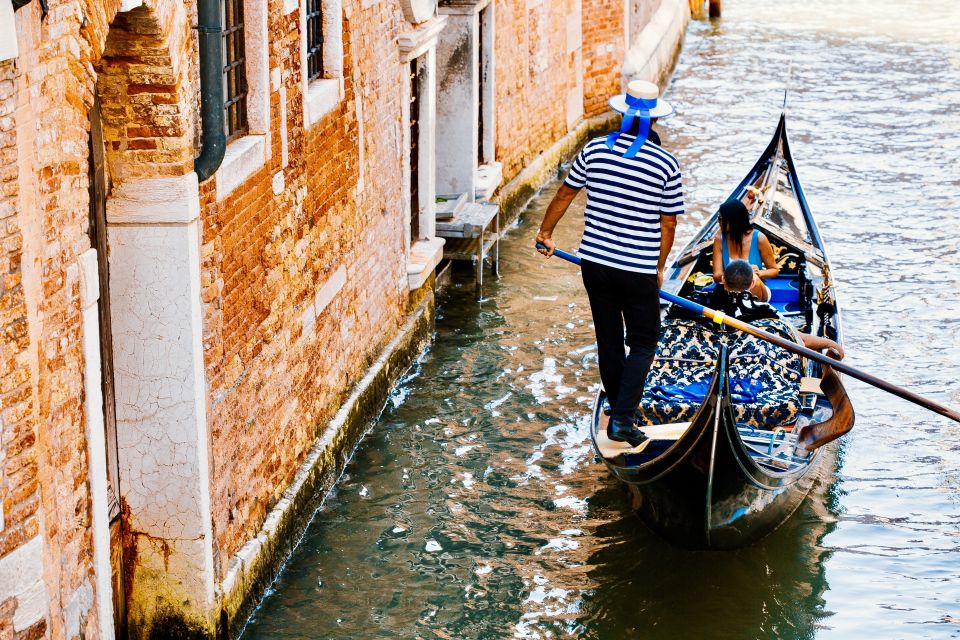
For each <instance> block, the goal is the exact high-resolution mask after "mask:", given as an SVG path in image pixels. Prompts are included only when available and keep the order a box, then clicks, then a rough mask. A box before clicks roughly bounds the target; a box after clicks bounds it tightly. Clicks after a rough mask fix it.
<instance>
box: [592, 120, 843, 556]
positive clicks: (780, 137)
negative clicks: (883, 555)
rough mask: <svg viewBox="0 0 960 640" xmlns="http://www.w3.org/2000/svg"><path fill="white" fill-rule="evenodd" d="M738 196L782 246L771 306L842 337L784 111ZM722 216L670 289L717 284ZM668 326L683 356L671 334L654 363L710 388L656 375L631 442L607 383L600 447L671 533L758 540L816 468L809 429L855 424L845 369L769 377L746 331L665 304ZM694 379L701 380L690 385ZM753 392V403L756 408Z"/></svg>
mask: <svg viewBox="0 0 960 640" xmlns="http://www.w3.org/2000/svg"><path fill="white" fill-rule="evenodd" d="M751 193H752V194H754V196H755V197H754V198H751V197H750V194H751ZM730 197H732V198H740V199H741V200H743V201H744V202H745V204H748V208H751V209H752V220H753V225H754V227H755V228H759V229H761V230H762V231H763V232H764V233H765V234H766V235H767V237H768V238H769V240H770V242H771V244H772V245H773V247H774V250H775V253H776V254H777V257H778V262H779V264H780V265H781V275H780V276H778V277H777V278H775V279H773V280H772V281H768V284H769V285H771V289H772V292H773V300H772V304H773V305H774V306H775V307H777V309H778V311H780V313H781V316H782V317H783V319H784V320H785V321H786V322H789V323H790V324H791V325H792V326H793V328H794V329H796V330H798V331H805V332H810V333H816V334H818V335H823V336H827V337H830V338H832V339H834V340H837V341H838V342H841V341H842V333H841V325H840V315H839V309H838V307H837V305H836V301H835V295H834V290H833V284H832V281H831V275H830V269H829V261H828V259H827V254H826V250H825V248H824V246H823V243H822V240H821V238H820V233H819V230H818V229H817V225H816V222H815V221H814V219H813V216H812V214H811V213H810V210H809V207H808V206H807V203H806V199H805V197H804V195H803V189H802V187H801V186H800V183H799V180H798V179H797V176H796V169H795V167H794V164H793V160H792V157H791V155H790V148H789V143H788V141H787V136H786V123H785V117H784V116H781V118H780V122H779V124H778V126H777V130H776V133H775V134H774V137H773V139H772V140H771V142H770V144H769V145H768V146H767V148H766V150H765V151H764V153H763V154H762V155H761V156H760V159H759V160H758V161H757V162H756V163H755V165H754V167H753V168H752V169H751V171H750V173H748V174H747V176H746V177H745V178H744V180H743V181H742V182H741V183H740V184H739V185H738V186H737V188H736V189H734V191H733V193H732V194H731V196H730ZM718 224H719V221H718V216H717V214H716V213H715V214H714V215H713V216H712V217H711V218H710V220H708V221H707V223H706V224H705V225H704V226H703V227H702V228H701V229H700V231H699V232H698V233H697V234H696V235H695V236H694V238H693V240H692V241H691V242H690V243H689V244H688V245H687V247H686V248H685V249H684V250H683V251H682V252H681V253H680V256H679V257H678V258H677V260H676V261H675V262H674V263H673V264H672V266H671V267H669V268H668V270H667V277H666V281H665V282H664V290H665V291H668V292H670V293H674V294H677V295H680V296H682V297H685V298H690V299H693V300H695V301H696V300H697V299H698V298H700V299H702V298H703V297H704V296H705V294H706V293H707V292H708V291H709V288H710V282H711V281H712V277H707V275H706V274H711V273H712V268H711V261H712V247H713V237H714V235H715V234H716V232H717V229H718ZM696 322H700V321H696ZM664 323H665V326H666V327H667V329H670V328H671V327H674V328H675V329H676V331H674V334H675V335H674V338H673V339H674V340H675V341H676V343H677V345H679V347H681V348H682V349H685V351H684V353H683V354H681V355H678V351H677V350H675V352H674V353H673V354H672V355H673V356H674V357H672V358H671V357H667V356H665V355H664V353H665V352H668V351H669V348H667V347H665V346H664V344H663V340H662V341H661V347H658V361H657V362H655V372H656V371H657V370H656V367H657V366H660V367H661V369H660V370H659V371H660V373H662V374H663V376H665V377H666V379H668V380H669V375H668V374H671V375H677V374H678V373H679V374H684V372H688V373H689V375H680V377H681V378H683V379H681V380H679V381H678V385H681V386H682V384H688V385H692V386H690V387H688V388H693V387H694V386H696V385H697V384H699V385H700V386H699V387H697V388H698V389H700V388H705V387H708V388H707V390H706V393H705V395H703V399H702V401H700V402H697V401H695V400H690V399H689V398H688V397H687V396H684V397H685V398H687V399H686V400H685V402H681V401H679V400H677V401H676V402H672V401H671V400H670V396H669V395H668V396H664V387H666V388H667V389H666V390H667V391H669V390H670V385H661V386H658V387H657V388H656V389H654V390H651V388H650V385H649V379H648V388H647V392H646V394H645V396H644V402H643V403H642V404H641V411H642V412H645V413H644V414H643V415H644V416H645V417H644V421H646V422H648V423H652V424H647V426H645V427H643V428H644V429H645V430H646V432H647V434H648V435H649V436H650V438H651V439H650V440H649V441H647V442H645V443H643V444H642V445H641V446H639V447H630V446H629V445H628V444H625V443H618V442H612V441H610V440H609V439H608V438H607V437H606V424H607V420H608V418H607V416H606V415H605V412H604V411H603V407H604V404H605V395H604V392H603V391H602V390H601V391H600V392H599V393H598V395H597V398H596V402H595V406H594V420H593V430H592V436H593V443H594V448H595V450H596V451H597V453H598V454H599V455H600V456H601V458H602V459H603V460H604V462H605V463H606V465H607V466H608V468H609V469H610V470H611V471H612V472H613V473H614V474H615V475H616V476H617V477H619V478H620V479H621V480H623V481H624V482H626V483H627V484H628V485H629V486H630V487H631V489H632V490H633V492H634V495H635V504H636V506H637V510H638V512H639V514H640V516H641V517H642V518H643V520H644V521H645V522H646V523H647V524H648V526H650V527H651V528H652V529H653V530H654V531H656V532H657V533H659V534H660V535H661V536H663V537H664V538H666V539H667V540H670V541H672V542H674V543H676V544H678V545H681V546H687V547H695V548H731V547H738V546H742V545H745V544H749V543H751V542H754V541H756V540H758V539H759V538H761V537H763V536H765V535H766V534H768V533H769V532H770V531H772V530H773V529H775V528H776V527H778V526H779V525H780V524H781V523H783V522H784V521H785V520H786V519H787V518H788V517H789V516H790V514H791V513H793V511H794V510H795V509H796V508H797V506H799V504H800V503H801V502H802V501H803V499H804V497H805V496H806V495H807V493H808V492H809V490H810V488H811V487H812V485H813V483H814V481H815V479H816V477H817V473H818V469H819V465H820V460H821V455H820V450H819V449H813V450H809V451H808V450H807V449H806V447H804V446H803V445H800V444H798V440H799V439H800V438H801V436H802V435H803V433H804V430H805V429H812V428H814V427H822V426H823V425H825V424H829V425H830V428H831V429H833V430H835V432H836V433H844V432H846V431H847V430H849V429H850V427H851V426H852V424H853V419H854V416H853V411H852V408H851V407H850V403H849V400H848V399H847V397H846V394H845V391H844V390H843V385H842V384H841V383H840V381H839V378H838V376H837V375H836V374H834V373H833V372H832V371H831V370H829V369H826V368H821V367H820V366H819V365H817V364H816V363H812V362H802V364H798V365H797V366H802V368H803V371H802V372H798V371H792V372H791V373H789V374H788V373H782V372H780V369H777V367H776V363H774V365H770V366H769V368H770V369H771V371H773V372H774V373H775V374H776V375H774V377H772V378H771V375H772V374H769V373H763V372H760V371H759V369H758V368H760V364H759V363H760V362H761V361H762V360H757V364H756V365H752V364H751V362H752V361H751V360H750V359H749V358H746V359H745V358H743V357H742V353H741V351H742V349H741V347H742V345H743V342H742V341H743V340H744V338H741V337H740V336H739V335H733V334H729V333H726V334H725V335H717V334H718V333H720V334H723V333H724V331H723V330H721V329H719V328H709V329H708V328H706V325H705V324H704V325H697V324H695V323H693V322H691V318H690V315H689V314H688V313H685V312H684V311H683V310H681V309H679V308H674V307H670V308H668V309H667V310H666V314H665V320H664ZM698 327H700V328H698ZM785 330H787V331H792V330H791V329H789V327H785ZM698 332H699V333H698ZM666 333H668V334H669V333H670V331H666ZM695 334H696V335H695ZM698 336H701V337H702V342H703V343H704V345H703V346H702V347H697V348H693V349H692V355H691V350H690V349H689V348H687V347H688V346H689V344H695V343H697V337H698ZM749 339H750V340H755V339H753V338H749ZM668 346H669V345H668ZM738 349H740V351H738ZM783 353H784V354H786V352H783ZM734 359H736V364H734V362H733V361H734ZM764 362H765V361H764ZM751 367H754V369H753V370H751ZM731 371H733V373H734V376H735V375H741V374H743V372H744V371H747V372H749V373H750V374H751V377H753V378H758V379H760V380H762V381H763V383H764V388H763V389H762V391H763V393H759V394H758V395H756V396H749V397H748V396H744V394H743V392H742V390H741V388H740V386H739V385H740V383H741V382H742V380H741V379H740V378H736V377H734V376H732V375H731ZM784 371H786V370H784ZM761 373H763V375H760V374H761ZM694 374H695V375H694ZM788 375H789V379H787V378H786V377H785V376H788ZM652 376H653V377H656V376H655V375H654V374H652ZM663 376H662V377H663ZM764 376H766V377H764ZM691 379H694V380H700V381H701V382H697V383H696V384H693V383H691V382H690V380H691ZM778 380H779V382H778ZM707 381H708V383H707ZM732 382H733V383H734V385H733V386H734V387H735V388H736V390H735V391H733V392H732V391H731V383H732ZM771 385H775V386H776V387H777V389H778V390H780V391H778V393H777V394H773V393H766V392H767V391H771V390H772V389H773V387H771ZM781 387H782V389H780V388H781ZM794 390H795V393H794ZM657 394H659V396H658V395H657ZM688 396H689V394H688ZM689 397H693V398H696V397H698V396H696V395H695V394H694V395H692V396H689ZM751 399H752V400H754V402H753V405H751V406H750V407H748V406H747V405H748V404H749V401H750V400H751ZM677 402H679V403H680V404H677ZM744 403H747V404H744ZM778 403H779V405H782V406H778ZM651 412H652V413H651ZM664 417H669V418H670V419H663V418H664Z"/></svg>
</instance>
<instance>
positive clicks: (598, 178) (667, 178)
mask: <svg viewBox="0 0 960 640" xmlns="http://www.w3.org/2000/svg"><path fill="white" fill-rule="evenodd" d="M633 140H634V136H631V135H626V134H624V135H621V136H620V137H619V138H618V139H617V143H616V145H614V148H613V149H612V150H611V149H608V148H607V139H606V136H603V137H601V138H594V139H593V140H591V141H590V142H588V143H587V146H585V147H584V148H583V150H581V151H580V154H579V155H578V156H577V159H576V160H574V162H573V167H572V168H571V169H570V173H569V174H568V175H567V179H566V180H565V181H564V184H566V185H567V186H568V187H572V188H574V189H580V188H581V187H583V186H586V187H587V209H586V212H585V213H584V216H583V221H584V230H583V238H582V239H581V241H580V250H579V251H577V255H578V256H580V258H581V259H583V260H589V261H591V262H598V263H600V264H605V265H607V266H610V267H615V268H617V269H624V270H626V271H635V272H637V273H650V274H654V275H655V274H656V273H657V262H658V260H659V258H660V215H661V214H667V215H679V214H681V213H683V185H682V183H681V178H680V164H679V163H678V162H677V159H676V158H674V157H673V155H672V154H671V153H669V152H667V151H666V150H664V149H663V148H662V147H660V146H659V145H656V144H654V143H652V142H651V141H650V140H647V142H646V143H644V145H643V147H641V148H640V151H639V152H638V153H637V155H636V157H634V158H629V159H628V158H624V157H623V152H624V151H626V149H627V147H629V146H630V143H631V142H633Z"/></svg>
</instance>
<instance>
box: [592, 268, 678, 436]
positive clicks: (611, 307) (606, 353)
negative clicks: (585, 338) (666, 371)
mask: <svg viewBox="0 0 960 640" xmlns="http://www.w3.org/2000/svg"><path fill="white" fill-rule="evenodd" d="M580 269H581V272H582V273H583V285H584V286H585V287H586V289H587V296H588V297H589V298H590V311H591V312H592V314H593V324H594V326H595V327H596V332H597V351H598V354H597V355H598V357H599V360H600V379H601V380H602V381H603V388H604V389H606V391H607V397H608V398H609V399H610V406H611V407H613V414H614V415H621V416H626V417H629V418H633V416H634V415H635V413H636V409H637V406H638V405H639V404H640V398H641V397H642V396H643V387H644V385H645V384H646V381H647V374H648V373H650V365H651V364H652V363H653V357H654V355H656V352H657V340H659V339H660V299H659V297H658V295H657V276H655V275H649V274H643V273H634V272H633V271H624V270H623V269H615V268H613V267H608V266H606V265H602V264H598V263H596V262H590V261H587V260H584V261H583V262H582V263H581V265H580ZM624 329H626V334H624ZM624 345H626V346H628V347H630V353H629V355H628V354H627V353H626V349H625V348H624Z"/></svg>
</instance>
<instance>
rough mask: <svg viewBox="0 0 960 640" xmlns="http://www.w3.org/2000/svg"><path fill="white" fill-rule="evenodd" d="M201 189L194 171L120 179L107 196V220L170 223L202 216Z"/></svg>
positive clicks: (134, 222)
mask: <svg viewBox="0 0 960 640" xmlns="http://www.w3.org/2000/svg"><path fill="white" fill-rule="evenodd" d="M217 186H218V188H219V181H218V185H217ZM198 189H199V183H198V179H197V174H196V173H194V172H193V171H191V172H190V173H187V174H184V175H182V176H177V177H174V178H146V179H143V180H131V181H128V182H121V183H119V184H116V185H114V186H113V190H112V191H111V192H110V198H109V199H107V222H108V223H112V224H164V223H166V224H169V223H187V222H190V221H191V220H196V219H197V218H199V217H200V196H199V191H198Z"/></svg>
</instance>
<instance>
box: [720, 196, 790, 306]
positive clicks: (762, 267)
mask: <svg viewBox="0 0 960 640" xmlns="http://www.w3.org/2000/svg"><path fill="white" fill-rule="evenodd" d="M731 260H746V261H747V262H749V263H750V264H751V265H753V271H754V273H755V277H754V281H753V284H751V285H750V289H749V291H750V293H752V294H753V295H754V296H756V297H757V299H758V300H761V301H763V302H766V301H768V300H770V289H769V288H767V285H765V284H763V279H764V278H772V277H774V276H776V275H778V274H779V273H780V267H778V266H777V261H776V260H775V259H774V257H773V247H771V246H770V240H768V239H767V236H765V235H764V234H763V233H761V232H760V231H759V230H758V229H754V228H753V227H752V225H751V224H750V212H749V211H747V208H746V207H745V206H744V204H743V203H742V202H740V201H739V200H727V201H726V202H724V203H723V204H722V205H720V231H719V232H718V233H717V235H716V237H715V238H714V239H713V279H714V280H715V281H716V282H717V284H718V285H720V284H722V283H723V270H724V269H726V268H727V265H728V264H730V261H731Z"/></svg>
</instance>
